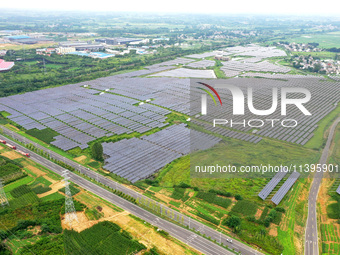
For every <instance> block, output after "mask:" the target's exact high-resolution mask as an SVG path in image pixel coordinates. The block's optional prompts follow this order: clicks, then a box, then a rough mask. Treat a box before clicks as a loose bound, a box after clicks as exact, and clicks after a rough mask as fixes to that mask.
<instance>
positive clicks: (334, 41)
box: [287, 32, 340, 48]
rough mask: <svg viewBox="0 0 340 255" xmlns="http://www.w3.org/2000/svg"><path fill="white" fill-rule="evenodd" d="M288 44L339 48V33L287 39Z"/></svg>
mask: <svg viewBox="0 0 340 255" xmlns="http://www.w3.org/2000/svg"><path fill="white" fill-rule="evenodd" d="M287 41H289V42H296V43H313V42H315V43H319V44H320V45H319V47H322V48H332V47H336V48H339V47H340V32H331V33H326V34H307V35H303V36H300V37H293V38H289V39H287Z"/></svg>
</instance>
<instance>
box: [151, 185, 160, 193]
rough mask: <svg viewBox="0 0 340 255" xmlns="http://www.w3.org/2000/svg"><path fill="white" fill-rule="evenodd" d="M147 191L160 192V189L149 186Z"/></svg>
mask: <svg viewBox="0 0 340 255" xmlns="http://www.w3.org/2000/svg"><path fill="white" fill-rule="evenodd" d="M149 190H151V191H153V192H160V191H161V190H162V187H154V186H151V187H150V188H149Z"/></svg>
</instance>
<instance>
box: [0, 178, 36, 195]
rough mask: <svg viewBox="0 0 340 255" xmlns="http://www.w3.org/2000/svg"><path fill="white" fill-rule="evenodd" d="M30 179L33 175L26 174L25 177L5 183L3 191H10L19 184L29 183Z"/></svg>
mask: <svg viewBox="0 0 340 255" xmlns="http://www.w3.org/2000/svg"><path fill="white" fill-rule="evenodd" d="M32 181H34V178H33V177H30V176H26V177H25V178H22V179H20V180H18V181H15V182H12V183H10V184H8V185H6V186H5V187H4V190H5V192H9V191H11V190H13V189H15V188H17V187H19V186H21V185H24V184H29V183H31V182H32Z"/></svg>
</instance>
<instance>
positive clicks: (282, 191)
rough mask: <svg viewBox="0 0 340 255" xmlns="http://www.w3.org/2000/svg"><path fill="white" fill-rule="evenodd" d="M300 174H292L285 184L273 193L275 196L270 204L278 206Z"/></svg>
mask: <svg viewBox="0 0 340 255" xmlns="http://www.w3.org/2000/svg"><path fill="white" fill-rule="evenodd" d="M299 176H300V173H298V172H293V173H292V174H291V175H290V176H289V177H288V179H287V180H286V181H285V183H284V184H283V185H282V186H281V188H280V189H279V190H278V191H277V192H276V193H275V195H274V196H273V198H272V202H273V203H274V204H276V205H278V204H279V203H280V202H281V200H282V199H283V198H284V196H285V195H286V194H287V193H288V191H289V190H290V189H291V187H292V186H293V185H294V183H295V182H296V180H297V179H298V178H299Z"/></svg>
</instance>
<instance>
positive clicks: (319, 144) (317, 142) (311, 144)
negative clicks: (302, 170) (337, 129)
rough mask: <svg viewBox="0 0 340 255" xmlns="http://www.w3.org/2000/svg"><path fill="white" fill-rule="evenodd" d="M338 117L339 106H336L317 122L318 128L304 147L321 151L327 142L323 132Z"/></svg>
mask: <svg viewBox="0 0 340 255" xmlns="http://www.w3.org/2000/svg"><path fill="white" fill-rule="evenodd" d="M338 116H340V105H338V106H337V108H335V109H334V110H333V111H332V112H331V113H330V114H328V115H327V116H326V117H325V118H323V119H322V120H321V121H319V123H318V128H317V129H316V130H315V131H314V136H313V137H312V139H310V140H309V141H308V142H307V143H306V144H305V147H307V148H312V149H317V150H320V149H322V148H323V147H324V145H325V144H326V140H327V139H326V134H325V132H326V130H327V128H329V127H330V126H331V125H332V123H333V121H334V120H335V119H336V118H337V117H338Z"/></svg>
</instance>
